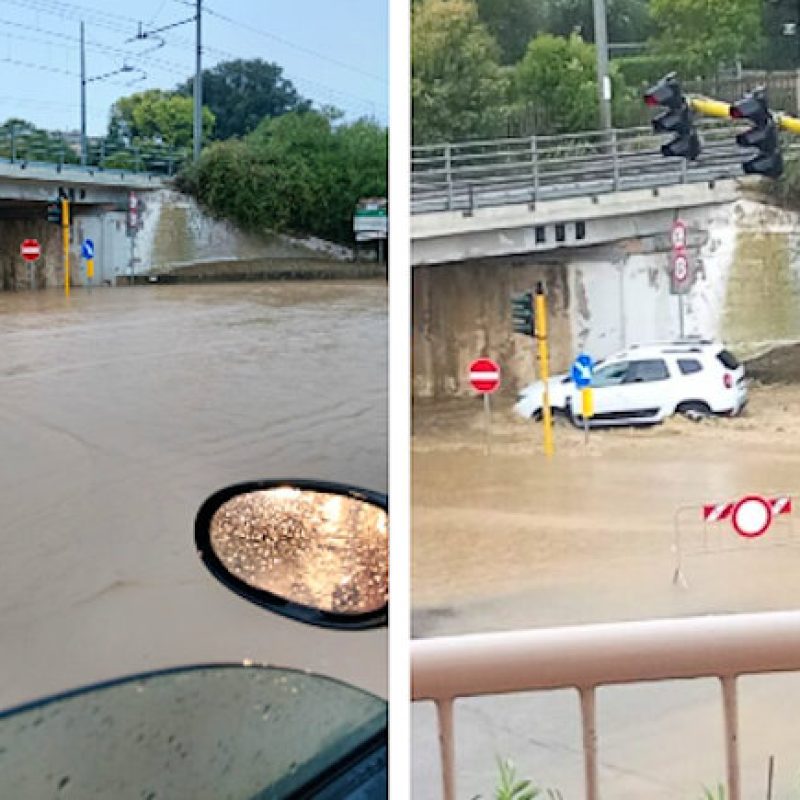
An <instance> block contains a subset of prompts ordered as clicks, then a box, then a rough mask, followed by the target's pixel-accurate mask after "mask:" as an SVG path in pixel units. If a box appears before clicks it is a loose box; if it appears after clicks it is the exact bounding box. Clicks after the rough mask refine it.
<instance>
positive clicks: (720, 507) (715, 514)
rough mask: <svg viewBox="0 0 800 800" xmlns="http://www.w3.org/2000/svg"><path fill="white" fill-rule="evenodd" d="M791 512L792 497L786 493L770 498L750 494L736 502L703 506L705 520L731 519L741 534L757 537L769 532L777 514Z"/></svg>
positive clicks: (748, 537) (752, 537) (749, 537)
mask: <svg viewBox="0 0 800 800" xmlns="http://www.w3.org/2000/svg"><path fill="white" fill-rule="evenodd" d="M791 513H792V499H791V497H788V496H785V495H784V496H781V497H772V498H769V497H762V496H761V495H757V494H750V495H747V496H746V497H743V498H742V499H741V500H738V501H736V502H729V503H716V504H713V505H706V506H703V521H704V522H721V521H723V520H730V523H731V525H733V529H734V530H735V531H736V533H738V534H739V536H744V537H745V538H747V539H755V538H756V537H758V536H761V535H762V534H764V533H766V532H767V530H768V529H769V527H770V525H772V521H773V519H774V518H775V517H776V516H781V515H783V514H791Z"/></svg>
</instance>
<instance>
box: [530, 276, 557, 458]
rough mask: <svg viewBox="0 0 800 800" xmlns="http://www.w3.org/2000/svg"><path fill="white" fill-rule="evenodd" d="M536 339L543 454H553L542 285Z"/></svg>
mask: <svg viewBox="0 0 800 800" xmlns="http://www.w3.org/2000/svg"><path fill="white" fill-rule="evenodd" d="M534 320H535V324H536V339H537V342H538V344H539V378H540V379H541V381H542V383H543V384H544V394H543V395H542V423H543V424H544V454H545V455H546V456H552V455H553V413H552V411H551V410H550V390H549V389H548V386H547V381H548V379H549V378H550V349H549V345H548V341H547V298H546V297H545V296H544V291H542V287H541V286H539V287H538V288H537V289H536V314H535V316H534Z"/></svg>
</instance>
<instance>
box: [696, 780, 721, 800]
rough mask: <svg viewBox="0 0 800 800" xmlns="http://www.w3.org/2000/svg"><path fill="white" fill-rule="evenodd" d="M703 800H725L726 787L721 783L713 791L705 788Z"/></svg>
mask: <svg viewBox="0 0 800 800" xmlns="http://www.w3.org/2000/svg"><path fill="white" fill-rule="evenodd" d="M701 800H725V787H724V786H723V785H722V784H721V783H718V784H717V785H716V787H714V788H713V789H710V788H709V787H708V786H704V787H703V796H702V798H701Z"/></svg>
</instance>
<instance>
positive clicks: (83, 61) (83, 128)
mask: <svg viewBox="0 0 800 800" xmlns="http://www.w3.org/2000/svg"><path fill="white" fill-rule="evenodd" d="M87 149H88V148H87V144H86V40H85V39H84V36H83V20H81V164H82V165H83V166H86V162H87Z"/></svg>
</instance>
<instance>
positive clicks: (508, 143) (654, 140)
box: [411, 120, 800, 213]
mask: <svg viewBox="0 0 800 800" xmlns="http://www.w3.org/2000/svg"><path fill="white" fill-rule="evenodd" d="M698 128H699V131H700V136H701V139H702V144H703V147H702V152H701V154H700V157H699V158H698V159H697V160H696V161H694V162H687V161H686V160H685V159H683V158H665V157H664V156H662V155H661V151H660V148H661V145H662V144H663V143H664V142H665V141H667V137H665V136H663V135H656V134H654V133H653V132H652V130H651V128H649V127H647V128H627V129H620V130H611V131H592V132H587V133H577V134H565V135H563V136H526V137H523V138H512V139H493V140H485V141H469V142H455V143H445V144H440V145H424V146H418V147H414V148H413V149H412V158H411V205H412V212H413V213H424V212H429V211H445V210H465V211H471V210H473V209H475V208H479V207H482V206H497V205H504V204H507V203H523V202H534V203H535V202H536V201H538V200H545V199H556V198H562V197H572V196H576V195H585V194H599V193H603V192H613V191H620V190H624V189H633V188H644V187H657V186H664V185H669V184H674V183H686V182H693V181H708V180H713V179H715V178H723V177H731V176H736V175H741V174H742V172H741V164H742V162H743V161H744V160H746V159H747V158H748V154H750V153H751V152H752V151H748V150H744V149H742V148H740V147H738V146H737V145H736V143H735V140H734V137H735V135H736V133H737V132H739V131H741V130H744V126H743V125H742V124H731V123H728V122H724V121H723V122H720V121H717V120H704V121H701V122H700V123H699V125H698ZM798 148H800V143H798V142H796V141H792V140H787V141H786V142H785V143H784V150H785V151H789V152H791V151H797V149H798Z"/></svg>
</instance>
